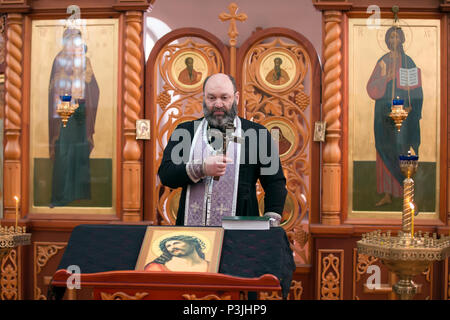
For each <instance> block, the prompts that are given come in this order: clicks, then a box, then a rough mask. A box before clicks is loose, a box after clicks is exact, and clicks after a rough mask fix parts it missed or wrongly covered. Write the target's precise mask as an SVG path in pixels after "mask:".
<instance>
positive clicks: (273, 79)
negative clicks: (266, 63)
mask: <svg viewBox="0 0 450 320" xmlns="http://www.w3.org/2000/svg"><path fill="white" fill-rule="evenodd" d="M273 62H274V67H273V69H272V70H270V72H269V73H268V74H267V75H266V81H267V82H269V83H270V84H273V85H277V86H279V85H283V84H285V83H287V82H288V81H289V80H290V78H289V75H288V73H287V72H286V70H284V69H282V68H281V64H282V63H283V60H282V59H281V58H280V57H277V58H275V59H274V60H273Z"/></svg>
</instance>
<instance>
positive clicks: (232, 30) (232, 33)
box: [219, 2, 247, 47]
mask: <svg viewBox="0 0 450 320" xmlns="http://www.w3.org/2000/svg"><path fill="white" fill-rule="evenodd" d="M228 10H229V11H230V13H225V12H222V13H221V14H219V19H220V20H221V21H222V22H225V21H228V20H230V27H229V28H228V36H229V37H230V46H232V47H234V46H236V38H237V36H238V34H239V33H238V31H237V28H236V20H239V21H241V22H244V21H245V20H247V15H246V14H245V13H240V14H236V13H237V11H238V6H237V4H236V3H234V2H232V3H230V5H229V6H228Z"/></svg>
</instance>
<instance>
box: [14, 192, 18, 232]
mask: <svg viewBox="0 0 450 320" xmlns="http://www.w3.org/2000/svg"><path fill="white" fill-rule="evenodd" d="M14 199H15V200H16V232H17V227H18V225H19V197H17V196H14Z"/></svg>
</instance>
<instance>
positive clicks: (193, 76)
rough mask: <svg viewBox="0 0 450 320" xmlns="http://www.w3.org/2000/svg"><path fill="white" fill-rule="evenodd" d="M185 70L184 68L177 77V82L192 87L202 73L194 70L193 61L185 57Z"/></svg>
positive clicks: (200, 77)
mask: <svg viewBox="0 0 450 320" xmlns="http://www.w3.org/2000/svg"><path fill="white" fill-rule="evenodd" d="M184 63H185V64H186V68H184V69H183V70H182V71H181V72H180V74H179V75H178V81H180V82H181V83H183V84H185V85H193V84H196V83H198V82H199V81H200V80H201V79H202V73H201V72H198V71H195V70H194V59H193V58H191V57H187V58H186V59H185V60H184Z"/></svg>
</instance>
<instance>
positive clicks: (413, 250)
mask: <svg viewBox="0 0 450 320" xmlns="http://www.w3.org/2000/svg"><path fill="white" fill-rule="evenodd" d="M418 160H419V157H418V156H415V155H411V154H410V153H409V154H408V156H400V168H401V169H402V172H403V173H404V175H405V176H406V178H405V180H403V212H402V231H400V232H399V234H398V235H397V236H391V231H388V232H387V233H383V234H381V231H379V230H378V231H373V232H370V233H366V234H363V235H362V239H361V240H359V241H358V242H357V248H358V252H359V253H362V254H367V255H369V256H373V257H377V258H380V259H381V261H382V263H383V264H384V265H386V266H387V267H388V268H389V270H391V271H392V272H394V273H395V274H396V275H397V276H398V277H399V279H400V280H399V281H398V282H397V283H396V284H395V285H394V286H393V290H394V292H395V293H396V294H397V295H398V296H399V297H400V299H402V300H409V299H412V298H413V297H414V295H415V294H416V293H417V288H418V286H417V285H416V284H415V283H414V282H413V280H412V279H413V277H414V276H416V275H418V274H420V273H422V272H424V271H425V270H426V269H427V268H428V267H429V266H430V265H431V264H432V263H433V262H434V261H440V260H444V259H446V258H447V257H449V256H450V236H441V238H440V239H438V237H437V235H436V234H435V233H434V234H433V236H432V237H430V236H429V234H428V233H425V234H424V235H422V232H420V231H419V232H418V234H417V233H414V234H413V232H412V230H413V228H414V226H413V221H414V220H413V219H414V216H413V215H414V213H415V212H417V209H416V208H415V205H414V181H413V179H412V177H413V175H414V174H415V172H416V170H417V166H418Z"/></svg>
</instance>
